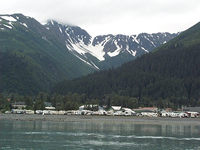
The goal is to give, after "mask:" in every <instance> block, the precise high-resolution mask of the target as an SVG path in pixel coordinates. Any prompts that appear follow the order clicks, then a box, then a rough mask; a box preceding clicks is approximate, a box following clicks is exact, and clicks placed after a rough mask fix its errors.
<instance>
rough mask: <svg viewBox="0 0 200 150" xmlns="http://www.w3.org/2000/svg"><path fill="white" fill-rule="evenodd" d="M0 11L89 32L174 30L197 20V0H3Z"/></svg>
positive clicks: (128, 32)
mask: <svg viewBox="0 0 200 150" xmlns="http://www.w3.org/2000/svg"><path fill="white" fill-rule="evenodd" d="M0 13H1V14H5V13H6V14H8V13H9V14H10V13H23V14H24V15H27V16H31V17H34V18H36V19H38V20H39V21H41V22H45V21H46V20H47V19H56V20H58V21H61V22H63V23H69V24H75V25H78V26H80V27H82V28H85V29H86V30H88V31H89V32H90V33H91V34H93V35H97V34H108V33H113V34H117V33H122V34H137V33H140V32H149V33H152V32H165V31H168V32H178V31H182V30H185V29H187V28H188V27H190V26H192V25H193V24H195V23H197V22H199V21H200V16H199V14H200V1H199V0H123V1H122V0H34V1H32V0H6V1H4V2H1V5H0Z"/></svg>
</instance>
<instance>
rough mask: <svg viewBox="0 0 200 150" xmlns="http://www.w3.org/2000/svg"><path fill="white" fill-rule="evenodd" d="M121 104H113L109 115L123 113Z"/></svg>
mask: <svg viewBox="0 0 200 150" xmlns="http://www.w3.org/2000/svg"><path fill="white" fill-rule="evenodd" d="M121 108H122V107H121V106H111V108H110V110H109V111H108V112H107V114H108V115H116V116H118V115H122V110H121Z"/></svg>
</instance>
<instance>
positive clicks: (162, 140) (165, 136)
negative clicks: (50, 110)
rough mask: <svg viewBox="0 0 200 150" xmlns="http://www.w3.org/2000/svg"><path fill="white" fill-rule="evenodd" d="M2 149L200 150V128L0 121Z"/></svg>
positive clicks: (121, 123)
mask: <svg viewBox="0 0 200 150" xmlns="http://www.w3.org/2000/svg"><path fill="white" fill-rule="evenodd" d="M0 149H1V150H4V149H5V150H10V149H19V150H30V149H34V150H49V149H50V150H51V149H52V150H59V149H67V150H74V149H76V150H84V149H87V150H88V149H89V150H93V149H94V150H96V149H97V150H98V149H106V150H116V149H123V150H126V149H128V150H131V149H133V150H134V149H136V150H184V149H185V150H200V126H198V125H188V124H185V125H184V124H182V125H181V124H177V123H176V124H170V125H166V124H154V125H153V124H142V123H134V122H128V123H123V122H120V121H118V122H112V121H108V120H107V121H103V120H102V121H80V122H79V121H78V122H48V121H1V120H0Z"/></svg>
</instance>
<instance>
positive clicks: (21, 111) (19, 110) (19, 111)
mask: <svg viewBox="0 0 200 150" xmlns="http://www.w3.org/2000/svg"><path fill="white" fill-rule="evenodd" d="M11 113H13V114H24V110H23V109H12V110H11Z"/></svg>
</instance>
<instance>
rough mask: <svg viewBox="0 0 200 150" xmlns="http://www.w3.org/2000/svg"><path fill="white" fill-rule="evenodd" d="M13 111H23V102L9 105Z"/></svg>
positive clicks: (24, 106)
mask: <svg viewBox="0 0 200 150" xmlns="http://www.w3.org/2000/svg"><path fill="white" fill-rule="evenodd" d="M11 106H12V108H13V109H25V108H26V104H25V102H14V103H12V104H11Z"/></svg>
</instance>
